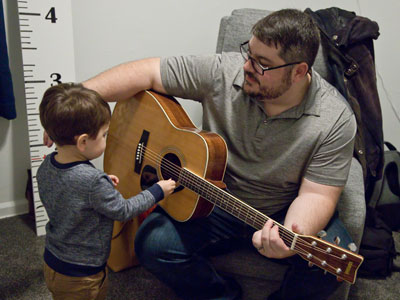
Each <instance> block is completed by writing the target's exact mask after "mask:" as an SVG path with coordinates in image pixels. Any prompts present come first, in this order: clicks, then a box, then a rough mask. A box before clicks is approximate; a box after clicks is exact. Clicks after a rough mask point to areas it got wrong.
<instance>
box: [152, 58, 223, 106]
mask: <svg viewBox="0 0 400 300" xmlns="http://www.w3.org/2000/svg"><path fill="white" fill-rule="evenodd" d="M220 61H221V56H220V55H219V54H215V55H208V56H205V55H204V56H178V57H167V58H162V59H161V66H160V68H161V80H162V84H163V87H164V88H165V90H166V91H167V93H168V94H170V95H174V96H175V97H180V98H186V99H192V100H196V101H199V102H201V101H202V100H203V99H204V97H205V95H206V93H210V90H212V89H213V88H214V81H215V80H216V79H215V78H218V76H216V72H218V67H219V64H220Z"/></svg>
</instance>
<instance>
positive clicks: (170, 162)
mask: <svg viewBox="0 0 400 300" xmlns="http://www.w3.org/2000/svg"><path fill="white" fill-rule="evenodd" d="M181 167H182V164H181V161H180V160H179V158H178V156H176V155H175V154H173V153H168V154H166V155H165V156H164V157H163V158H162V160H161V175H162V178H163V179H165V180H167V179H170V178H171V179H173V180H175V181H178V179H179V173H180V171H181ZM182 189H183V186H182V185H177V187H176V188H175V190H174V193H175V192H179V191H180V190H182Z"/></svg>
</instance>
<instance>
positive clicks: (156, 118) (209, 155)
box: [104, 91, 363, 283]
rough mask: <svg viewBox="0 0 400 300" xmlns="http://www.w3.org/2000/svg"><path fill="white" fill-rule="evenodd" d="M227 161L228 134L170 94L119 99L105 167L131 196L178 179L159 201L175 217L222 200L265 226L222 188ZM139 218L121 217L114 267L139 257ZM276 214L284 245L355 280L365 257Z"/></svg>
mask: <svg viewBox="0 0 400 300" xmlns="http://www.w3.org/2000/svg"><path fill="white" fill-rule="evenodd" d="M226 160H227V148H226V144H225V142H224V140H223V139H222V138H221V137H220V136H219V135H217V134H215V133H211V132H206V131H202V130H199V129H197V128H196V126H195V125H194V124H193V123H192V121H191V120H190V118H189V117H188V116H187V114H186V112H185V111H184V109H183V108H182V107H181V106H180V104H179V103H178V102H177V101H176V100H175V99H174V98H172V97H169V96H165V95H160V94H158V93H155V92H152V91H144V92H141V93H139V94H138V95H136V96H135V97H133V98H131V99H129V100H126V101H121V102H118V103H117V105H116V106H115V109H114V112H113V115H112V120H111V124H110V129H109V133H108V137H107V147H106V151H105V154H104V169H105V171H106V173H108V174H114V175H117V176H118V177H119V179H120V183H119V185H118V187H117V188H118V190H119V191H120V192H121V193H122V194H123V195H124V197H126V198H127V197H131V196H133V195H135V194H137V193H139V192H140V191H142V190H144V189H146V188H147V187H149V186H151V185H152V184H153V183H155V182H157V181H158V180H160V179H169V178H172V179H174V180H175V181H176V182H177V184H178V185H177V188H176V189H175V191H174V193H173V194H172V195H170V196H169V197H168V198H167V199H164V200H162V201H161V202H160V203H159V204H160V206H161V207H162V208H163V209H164V210H165V211H166V212H167V213H168V214H169V215H170V216H171V217H172V218H174V219H175V220H177V221H181V222H184V221H187V220H190V219H192V218H198V217H204V216H207V215H208V214H210V213H211V211H212V209H213V208H214V206H218V207H220V208H221V209H223V210H225V211H226V212H228V213H230V214H231V215H233V216H235V217H237V218H239V219H240V220H242V221H243V222H245V223H246V224H248V225H250V226H252V227H254V228H255V229H256V230H259V229H261V228H262V227H263V225H264V224H265V223H266V222H267V221H268V220H269V219H270V218H269V217H268V216H266V215H264V214H263V213H261V212H259V211H257V210H256V209H254V208H253V207H251V206H249V205H248V204H246V203H245V202H243V201H241V200H240V199H238V198H236V197H234V196H232V195H231V194H229V193H227V192H226V191H224V189H223V187H224V184H223V183H222V179H223V176H224V173H225V168H226ZM141 219H143V216H139V218H136V219H135V220H133V221H131V223H121V222H115V225H114V238H113V240H112V249H111V255H110V259H109V262H108V264H109V266H110V267H111V269H113V270H114V271H115V270H118V269H122V268H124V267H127V266H131V265H134V264H136V263H137V261H136V259H135V257H134V249H133V240H134V234H135V232H136V230H137V228H138V226H139V225H140V221H141ZM272 221H273V222H274V223H275V224H276V225H277V226H279V233H280V236H281V238H282V239H283V240H284V242H285V244H286V245H287V246H288V247H289V248H290V249H292V250H293V251H295V252H296V253H297V254H298V255H300V256H301V257H302V258H303V259H305V260H307V261H308V262H309V264H310V265H316V266H318V267H320V268H322V269H323V270H325V271H327V272H329V273H331V274H333V275H335V276H337V278H338V279H339V280H345V281H347V282H350V283H354V282H355V279H356V274H357V271H358V268H359V267H360V265H361V263H362V262H363V257H362V256H360V255H357V254H355V253H353V252H352V251H350V250H346V249H344V248H342V247H340V246H338V245H337V244H334V243H330V242H327V241H325V240H323V239H320V238H317V237H314V236H309V235H301V234H296V233H294V232H293V231H291V230H289V229H287V228H286V227H284V226H283V225H281V224H279V223H278V222H275V221H274V220H272ZM127 226H129V227H128V228H129V229H127ZM113 264H114V266H113ZM118 264H119V265H118Z"/></svg>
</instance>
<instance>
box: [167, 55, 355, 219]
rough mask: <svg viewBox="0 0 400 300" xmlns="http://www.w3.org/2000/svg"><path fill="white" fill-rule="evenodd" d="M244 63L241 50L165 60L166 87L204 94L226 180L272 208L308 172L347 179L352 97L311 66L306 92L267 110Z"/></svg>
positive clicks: (335, 181)
mask: <svg viewBox="0 0 400 300" xmlns="http://www.w3.org/2000/svg"><path fill="white" fill-rule="evenodd" d="M243 64H244V61H243V58H242V57H241V55H240V54H238V53H222V54H216V55H210V56H185V57H169V58H163V59H162V60H161V78H162V84H163V86H164V88H165V90H166V91H167V92H168V94H170V95H174V96H176V97H180V98H187V99H192V100H195V101H199V102H201V104H202V107H203V129H204V130H207V131H212V132H215V133H218V134H219V135H221V136H222V137H223V138H224V140H225V141H226V143H227V146H228V164H227V169H226V173H225V178H224V181H225V183H226V184H227V186H228V189H229V191H230V192H231V193H232V194H233V195H235V196H236V197H238V198H239V199H241V200H243V201H244V202H246V203H248V204H250V205H251V206H253V207H255V208H257V209H258V210H260V211H261V212H263V213H265V214H272V213H274V212H277V211H279V210H281V209H285V208H287V207H288V206H289V205H290V203H291V202H292V201H293V200H294V199H295V198H296V197H297V194H298V191H299V188H300V184H301V180H302V178H303V177H305V178H307V179H308V180H310V181H313V182H317V183H320V184H325V185H332V186H344V185H345V183H346V180H347V175H348V171H349V167H350V161H351V158H352V154H353V144H354V136H355V133H356V121H355V118H354V115H353V112H352V110H351V109H350V107H349V106H348V104H347V102H346V100H345V99H344V98H343V97H342V96H341V94H340V93H339V92H338V91H337V90H336V89H335V88H334V87H333V86H332V85H330V84H329V83H328V82H327V81H325V80H324V79H323V78H322V77H321V76H320V75H319V74H318V73H316V72H315V71H313V72H312V80H311V86H310V88H309V90H308V92H307V94H306V96H305V99H304V100H303V101H302V102H301V103H300V104H299V105H298V106H295V107H292V108H291V109H289V110H287V111H285V112H283V113H281V114H280V115H277V116H273V117H268V116H267V114H266V113H265V111H264V109H263V106H262V105H261V104H260V103H259V102H258V101H256V100H254V99H252V98H251V97H249V96H248V95H247V94H245V93H244V91H243V90H242V85H243V81H244V72H243Z"/></svg>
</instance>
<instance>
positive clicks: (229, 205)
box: [178, 169, 296, 247]
mask: <svg viewBox="0 0 400 300" xmlns="http://www.w3.org/2000/svg"><path fill="white" fill-rule="evenodd" d="M178 181H179V183H180V184H181V185H183V186H184V187H186V188H188V189H190V190H192V191H193V192H195V193H197V194H199V195H200V196H201V197H202V198H203V199H205V200H207V201H209V202H211V203H213V204H215V205H216V206H218V207H219V208H221V209H223V210H224V211H226V212H228V213H229V214H231V215H233V216H234V217H236V218H238V219H239V220H241V221H243V222H244V223H246V224H247V225H250V226H251V227H253V228H255V229H257V230H260V229H262V228H263V226H264V224H265V223H266V222H267V221H268V220H272V221H273V222H274V224H275V225H277V226H278V227H279V232H280V234H284V236H285V239H284V242H285V244H286V245H287V246H288V247H290V246H291V245H292V241H293V239H294V238H295V236H296V235H295V234H294V233H293V232H292V231H290V230H289V229H287V228H286V227H284V226H282V225H281V224H280V223H278V222H276V221H274V220H273V219H271V218H270V217H268V216H266V215H264V214H263V213H261V212H259V211H258V210H256V209H255V208H253V207H251V206H250V205H248V204H246V203H245V202H243V201H241V200H240V199H238V198H236V197H234V196H232V195H231V194H229V193H227V192H226V191H224V190H223V189H220V188H219V187H217V186H215V185H214V184H212V183H210V182H208V181H207V180H205V179H204V178H201V177H199V176H197V175H196V174H194V173H192V172H190V171H189V170H187V169H182V170H181V172H180V175H179V178H178Z"/></svg>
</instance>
